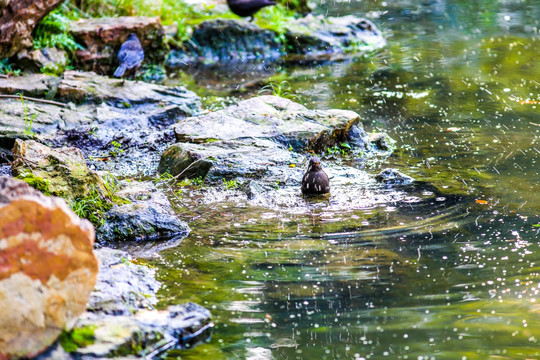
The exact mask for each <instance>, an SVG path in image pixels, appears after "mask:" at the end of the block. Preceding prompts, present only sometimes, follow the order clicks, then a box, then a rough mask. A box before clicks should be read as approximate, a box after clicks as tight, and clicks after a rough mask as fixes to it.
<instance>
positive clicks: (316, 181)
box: [302, 157, 330, 195]
mask: <svg viewBox="0 0 540 360" xmlns="http://www.w3.org/2000/svg"><path fill="white" fill-rule="evenodd" d="M329 192H330V180H329V179H328V175H326V173H325V172H324V170H323V169H322V166H321V160H319V158H318V157H312V158H311V159H309V166H308V169H307V171H306V173H305V174H304V177H303V178H302V194H304V195H321V194H327V193H329Z"/></svg>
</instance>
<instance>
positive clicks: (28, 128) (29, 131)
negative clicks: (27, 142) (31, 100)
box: [17, 93, 37, 137]
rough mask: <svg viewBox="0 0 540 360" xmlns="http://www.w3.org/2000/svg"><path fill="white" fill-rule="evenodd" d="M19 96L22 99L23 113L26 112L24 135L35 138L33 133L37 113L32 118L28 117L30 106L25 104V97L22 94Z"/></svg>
mask: <svg viewBox="0 0 540 360" xmlns="http://www.w3.org/2000/svg"><path fill="white" fill-rule="evenodd" d="M17 95H19V96H20V97H21V104H22V107H23V111H24V133H25V134H26V135H28V136H31V137H33V136H34V135H35V133H34V132H33V131H32V123H33V122H34V120H35V119H36V117H37V113H34V114H33V115H32V117H30V118H29V117H28V106H26V104H25V102H24V97H23V96H22V94H21V93H17Z"/></svg>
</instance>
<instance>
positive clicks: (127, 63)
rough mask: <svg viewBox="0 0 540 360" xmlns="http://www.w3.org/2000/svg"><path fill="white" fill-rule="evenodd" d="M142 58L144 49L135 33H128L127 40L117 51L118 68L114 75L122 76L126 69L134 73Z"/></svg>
mask: <svg viewBox="0 0 540 360" xmlns="http://www.w3.org/2000/svg"><path fill="white" fill-rule="evenodd" d="M143 59H144V51H143V48H142V46H141V42H140V41H139V38H138V37H137V35H136V34H134V33H131V34H129V36H128V38H127V40H126V41H125V42H124V43H123V44H122V46H120V50H119V51H118V64H119V66H118V69H116V71H115V72H114V77H117V78H119V77H122V76H124V73H125V72H126V71H128V72H130V73H135V71H137V69H138V68H139V67H140V66H141V63H142V61H143Z"/></svg>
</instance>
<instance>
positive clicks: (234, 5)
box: [227, 0, 276, 22]
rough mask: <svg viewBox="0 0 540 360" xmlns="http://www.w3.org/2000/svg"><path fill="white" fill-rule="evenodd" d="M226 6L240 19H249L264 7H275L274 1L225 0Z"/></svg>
mask: <svg viewBox="0 0 540 360" xmlns="http://www.w3.org/2000/svg"><path fill="white" fill-rule="evenodd" d="M227 5H229V9H231V11H232V12H233V13H235V14H236V15H238V16H241V17H247V16H249V17H251V19H249V21H250V22H251V21H253V15H255V13H256V12H257V11H259V10H261V9H262V8H263V7H265V6H271V5H276V2H275V0H227Z"/></svg>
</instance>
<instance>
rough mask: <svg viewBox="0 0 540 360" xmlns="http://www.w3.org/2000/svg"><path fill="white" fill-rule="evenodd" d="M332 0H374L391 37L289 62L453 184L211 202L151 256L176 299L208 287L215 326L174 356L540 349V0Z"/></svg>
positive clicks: (168, 296)
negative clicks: (391, 195) (410, 196)
mask: <svg viewBox="0 0 540 360" xmlns="http://www.w3.org/2000/svg"><path fill="white" fill-rule="evenodd" d="M325 6H326V7H327V8H328V10H329V13H332V14H336V13H343V14H345V13H358V14H369V15H370V16H371V17H373V18H374V21H375V22H376V23H377V24H378V25H380V27H382V28H386V29H387V35H388V40H389V41H388V44H389V45H388V47H387V48H385V49H382V50H380V51H378V52H377V53H376V54H374V56H373V57H371V58H360V59H358V60H355V61H350V62H341V63H334V64H330V65H326V66H314V67H312V68H309V69H306V68H290V69H287V71H286V72H285V73H283V74H281V76H282V77H285V78H287V79H288V80H289V82H290V83H291V85H292V86H293V88H295V89H297V91H298V93H299V94H300V96H301V98H302V100H303V101H304V102H305V103H306V105H307V106H308V107H312V108H345V109H351V110H355V111H358V112H359V113H360V114H361V115H362V116H363V118H364V123H365V125H366V128H367V129H368V130H371V129H376V130H385V131H389V133H390V135H391V136H392V137H393V138H395V139H397V140H398V142H399V143H400V145H401V150H399V151H397V152H396V153H395V154H394V155H393V156H392V157H391V158H390V159H389V161H390V166H392V167H395V168H398V169H400V170H401V171H403V172H404V173H406V174H409V175H411V176H413V177H415V178H417V179H419V180H422V181H426V182H427V183H430V184H433V185H434V186H435V187H436V188H437V189H438V191H440V193H435V192H434V191H430V189H419V190H418V193H417V194H416V195H417V197H416V200H415V201H390V200H388V202H385V203H381V204H377V205H376V206H372V207H369V208H365V209H362V208H359V209H349V210H343V209H331V208H324V207H316V206H314V207H313V208H312V209H311V210H309V211H306V212H303V213H300V214H298V213H291V212H287V211H280V210H268V209H263V208H251V207H235V205H234V203H230V204H228V203H220V204H214V205H212V206H205V207H203V206H201V207H200V208H199V209H197V211H198V212H199V213H200V214H201V215H202V216H201V217H199V218H197V219H196V220H195V221H194V222H193V223H192V224H191V226H192V228H193V232H192V234H191V235H190V236H189V237H188V238H187V239H186V240H184V241H183V242H182V243H180V244H179V245H178V246H177V247H175V248H172V249H169V250H165V251H163V252H162V253H161V255H160V257H158V258H157V259H155V260H152V262H153V263H154V264H155V265H156V266H158V267H159V268H160V276H161V280H162V281H163V282H164V283H165V287H164V289H163V290H162V291H161V293H160V296H161V303H162V305H166V304H168V303H175V302H180V301H186V300H190V301H196V302H199V303H200V304H202V305H204V306H206V307H208V308H209V309H210V310H211V311H212V313H213V315H214V322H215V323H216V328H215V331H214V335H213V338H212V340H211V341H210V342H209V343H208V344H204V345H201V346H198V347H197V348H195V349H193V350H191V351H181V352H176V353H171V354H170V356H171V357H181V358H182V359H206V358H208V359H383V358H388V359H526V358H529V359H535V358H540V343H539V341H540V305H538V302H540V297H539V291H540V281H539V280H540V277H539V271H540V249H538V239H539V238H540V217H539V213H540V181H539V179H540V177H539V171H540V164H539V163H538V159H539V156H540V141H539V139H540V138H539V137H540V115H539V106H540V93H539V91H538V90H539V81H540V80H539V79H540V65H539V62H538V54H539V53H538V45H539V44H538V41H539V40H538V28H539V26H540V25H539V23H538V20H537V19H539V18H540V16H539V15H540V4H538V3H537V2H536V1H532V0H531V1H524V0H515V1H504V2H503V1H499V2H496V1H487V0H486V1H476V2H470V1H458V0H454V1H450V0H449V1H443V0H432V1H423V2H417V1H405V0H404V1H394V2H391V1H386V2H383V1H357V2H355V1H336V0H326V5H325ZM229 80H231V81H233V79H229ZM380 166H381V165H380V164H378V165H377V164H375V165H373V166H371V167H367V168H366V170H367V171H368V172H370V173H376V172H378V170H380V169H379V167H380Z"/></svg>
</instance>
